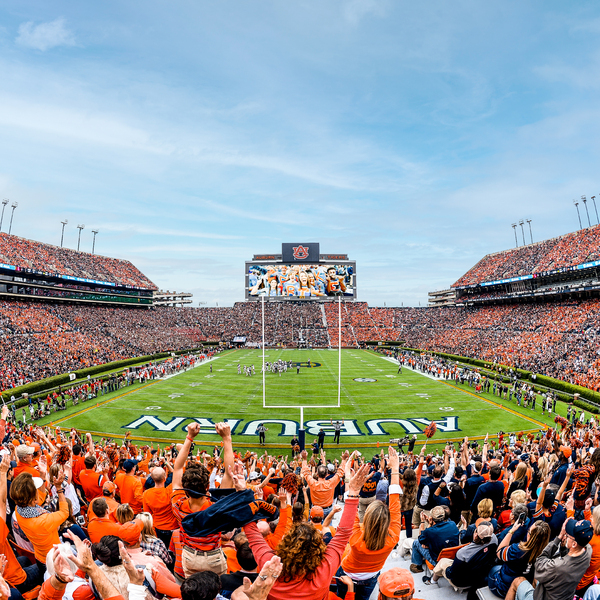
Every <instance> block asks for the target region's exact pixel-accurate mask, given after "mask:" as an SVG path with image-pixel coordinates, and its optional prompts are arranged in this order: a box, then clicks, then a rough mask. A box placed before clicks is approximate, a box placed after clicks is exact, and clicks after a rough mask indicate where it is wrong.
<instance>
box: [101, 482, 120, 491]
mask: <svg viewBox="0 0 600 600" xmlns="http://www.w3.org/2000/svg"><path fill="white" fill-rule="evenodd" d="M102 489H103V490H106V491H107V492H109V493H110V494H112V493H113V492H116V491H117V486H116V485H115V484H114V483H113V482H112V481H107V482H106V483H105V484H104V485H103V486H102Z"/></svg>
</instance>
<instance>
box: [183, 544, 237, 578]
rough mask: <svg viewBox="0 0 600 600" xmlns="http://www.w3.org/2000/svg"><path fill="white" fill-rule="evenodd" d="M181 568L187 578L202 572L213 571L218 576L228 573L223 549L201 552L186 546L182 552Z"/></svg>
mask: <svg viewBox="0 0 600 600" xmlns="http://www.w3.org/2000/svg"><path fill="white" fill-rule="evenodd" d="M181 567H182V569H183V572H184V573H185V576H186V577H189V576H190V575H193V574H194V573H199V572H200V571H212V572H213V573H216V574H217V575H225V573H227V558H226V557H225V554H224V553H223V551H222V550H221V549H219V550H217V551H216V552H215V551H214V550H213V551H211V552H201V551H200V550H196V551H194V550H192V549H190V548H188V547H187V546H184V547H183V548H182V550H181Z"/></svg>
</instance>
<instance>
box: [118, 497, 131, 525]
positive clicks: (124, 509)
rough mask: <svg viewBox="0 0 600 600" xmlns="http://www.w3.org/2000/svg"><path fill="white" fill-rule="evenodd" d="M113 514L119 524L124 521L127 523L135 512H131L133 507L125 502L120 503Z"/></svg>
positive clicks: (123, 523) (122, 523)
mask: <svg viewBox="0 0 600 600" xmlns="http://www.w3.org/2000/svg"><path fill="white" fill-rule="evenodd" d="M115 516H116V517H117V521H118V522H119V523H121V525H125V523H129V521H133V519H134V518H135V513H134V512H133V508H131V506H129V504H127V502H126V503H125V504H120V505H119V507H118V508H117V510H116V512H115Z"/></svg>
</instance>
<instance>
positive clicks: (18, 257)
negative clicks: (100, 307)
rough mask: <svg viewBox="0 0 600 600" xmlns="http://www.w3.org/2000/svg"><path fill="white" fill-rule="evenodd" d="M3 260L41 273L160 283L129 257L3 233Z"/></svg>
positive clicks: (149, 286) (138, 284) (149, 285)
mask: <svg viewBox="0 0 600 600" xmlns="http://www.w3.org/2000/svg"><path fill="white" fill-rule="evenodd" d="M0 263H4V264H7V265H11V266H13V267H18V268H19V269H21V270H24V269H31V270H34V271H39V272H42V273H49V274H59V275H68V276H71V277H80V278H82V279H93V280H94V281H106V282H109V283H116V284H117V285H124V286H131V287H138V288H144V289H149V290H155V289H157V287H156V286H155V285H154V284H153V283H152V282H151V281H150V280H149V279H148V278H147V277H146V276H145V275H144V274H143V273H142V272H141V271H139V270H138V269H137V268H136V267H134V266H133V265H132V264H131V263H130V262H129V261H126V260H120V259H118V258H110V257H108V256H99V255H98V254H89V253H87V252H78V251H76V250H70V249H69V248H59V247H58V246H52V245H50V244H44V243H42V242H35V241H33V240H27V239H25V238H20V237H17V236H14V235H8V234H6V233H0Z"/></svg>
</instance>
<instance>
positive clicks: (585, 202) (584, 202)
mask: <svg viewBox="0 0 600 600" xmlns="http://www.w3.org/2000/svg"><path fill="white" fill-rule="evenodd" d="M581 201H582V202H583V205H584V206H585V212H586V213H587V217H588V226H589V227H591V226H592V222H591V221H590V211H589V210H588V207H587V198H586V197H585V196H581Z"/></svg>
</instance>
